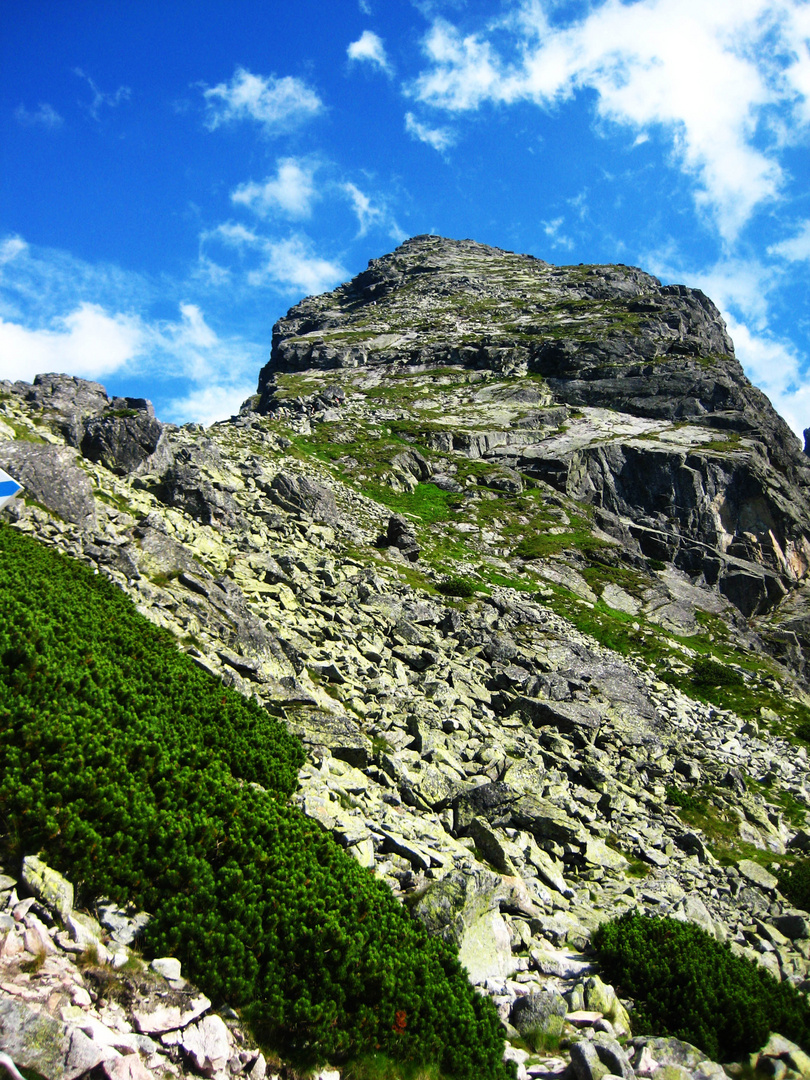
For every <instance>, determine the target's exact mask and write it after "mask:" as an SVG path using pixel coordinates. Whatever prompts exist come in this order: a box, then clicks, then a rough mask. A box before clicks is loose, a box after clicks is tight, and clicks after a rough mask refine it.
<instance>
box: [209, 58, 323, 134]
mask: <svg viewBox="0 0 810 1080" xmlns="http://www.w3.org/2000/svg"><path fill="white" fill-rule="evenodd" d="M201 85H202V86H203V87H205V88H204V89H203V98H204V99H205V124H206V127H207V128H209V130H211V131H214V130H215V129H216V128H218V127H220V126H222V125H224V124H233V123H237V122H238V121H242V120H253V121H255V122H256V123H257V124H260V125H261V127H262V128H263V129H264V132H265V134H266V135H278V134H280V133H281V132H284V131H288V130H289V129H290V128H293V127H296V126H297V125H298V124H301V123H303V122H304V121H305V120H308V119H310V118H311V117H313V116H316V115H317V114H318V113H319V112H321V111H322V110H323V107H324V106H323V102H322V101H321V99H320V97H319V96H318V94H317V92H316V91H315V90H313V89H312V88H311V87H309V86H307V84H306V83H305V82H303V81H302V80H301V79H297V78H294V77H292V76H290V75H285V76H284V77H283V78H277V77H276V76H275V75H254V74H252V73H251V72H250V71H247V70H246V69H245V68H243V67H238V68H237V69H236V71H235V72H234V75H233V78H232V79H231V81H230V82H227V83H224V82H223V83H218V84H217V85H216V86H205V84H204V83H203V84H201Z"/></svg>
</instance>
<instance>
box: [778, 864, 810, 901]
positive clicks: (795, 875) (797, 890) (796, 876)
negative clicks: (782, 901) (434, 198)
mask: <svg viewBox="0 0 810 1080" xmlns="http://www.w3.org/2000/svg"><path fill="white" fill-rule="evenodd" d="M777 879H778V881H779V888H780V890H781V891H782V892H783V893H784V894H785V896H786V897H787V898H788V900H790V902H791V903H792V904H795V905H796V907H799V908H801V909H802V910H803V911H810V859H802V860H801V861H800V862H796V863H794V864H793V866H785V867H783V868H782V869H781V870H780V871H779V873H778V874H777Z"/></svg>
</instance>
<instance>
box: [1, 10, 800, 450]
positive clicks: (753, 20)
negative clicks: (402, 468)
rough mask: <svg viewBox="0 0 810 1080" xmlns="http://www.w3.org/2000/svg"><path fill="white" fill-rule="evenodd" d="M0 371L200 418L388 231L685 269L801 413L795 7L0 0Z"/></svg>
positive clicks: (249, 387) (370, 254) (231, 393)
mask: <svg viewBox="0 0 810 1080" xmlns="http://www.w3.org/2000/svg"><path fill="white" fill-rule="evenodd" d="M0 19H2V26H3V30H2V34H0V379H2V378H5V379H18V378H20V379H25V380H28V381H30V380H31V379H32V378H33V376H34V375H35V374H37V373H38V372H41V371H64V372H68V373H70V374H75V375H81V376H84V377H86V378H94V379H98V380H99V381H101V382H103V383H104V384H105V385H106V386H107V388H108V390H109V391H110V392H111V393H116V394H128V395H133V396H141V395H145V396H148V397H151V398H152V399H153V400H154V402H155V405H156V408H157V412H158V416H160V417H161V418H162V419H164V420H172V421H175V422H180V423H182V422H184V421H186V420H201V421H203V422H205V423H209V422H211V421H212V420H214V419H218V418H222V417H224V416H227V415H229V414H230V413H232V412H234V411H236V409H237V408H238V405H239V403H240V402H241V401H242V400H243V399H244V398H245V397H246V396H247V395H248V394H249V393H251V392H253V390H254V389H255V384H256V377H257V375H258V371H259V368H260V367H261V365H262V364H263V363H264V362H265V361H266V359H267V356H268V354H269V349H270V339H271V331H272V326H273V323H274V322H275V320H276V319H277V318H279V316H281V315H283V314H284V313H285V312H286V310H287V309H288V308H289V307H290V306H291V305H292V304H293V303H295V302H296V301H297V300H299V299H300V298H301V297H302V296H305V295H307V294H308V293H313V292H321V291H324V290H326V289H330V288H333V287H334V286H335V285H337V284H339V283H340V282H341V281H343V280H345V279H347V278H348V277H350V276H352V275H354V274H356V273H358V272H359V271H360V270H362V269H363V268H364V267H365V265H366V263H367V261H368V259H370V258H374V257H377V256H380V255H383V254H385V253H386V252H387V251H390V250H391V249H392V248H393V247H395V246H396V244H397V243H399V242H400V241H401V240H403V239H405V238H406V237H408V236H412V235H415V234H417V233H426V232H436V233H439V234H441V235H444V236H450V237H455V238H463V237H470V238H472V239H474V240H479V241H481V242H484V243H488V244H494V245H496V246H498V247H503V248H507V249H510V250H515V251H523V252H529V253H531V254H533V255H536V256H538V257H540V258H543V259H546V260H548V261H549V262H554V263H579V262H586V263H588V262H623V263H629V264H633V265H638V266H642V267H643V268H644V269H646V270H649V271H651V272H652V273H654V274H656V275H658V276H659V277H661V278H662V279H663V280H664V281H666V282H683V283H686V284H688V285H692V286H697V287H700V288H702V289H703V290H704V291H705V292H706V293H708V295H709V296H711V297H712V298H713V299H714V300H715V302H716V303H717V304H718V306H719V307H720V308H721V310H722V312H723V315H724V317H725V318H726V321H727V323H728V325H729V329H730V331H731V334H732V337H733V338H734V341H735V344H736V347H737V353H738V356H739V357H740V359H741V361H742V363H743V365H744V367H745V369H746V371H747V373H748V375H749V377H750V378H751V379H752V380H753V381H754V382H755V383H757V385H759V386H761V387H762V388H763V389H764V390H765V391H766V393H768V394H769V396H770V397H771V399H772V400H773V401H774V403H775V405H776V406H777V408H778V409H779V410H780V412H781V413H782V414H783V415H784V416H785V417H786V418H787V420H788V421H789V422H790V424H791V425H792V426H793V428H794V429H795V430H796V431H797V432H798V431H801V430H802V428H804V427H805V426H808V425H810V373H809V371H808V369H809V368H810V347H809V346H810V298H809V297H808V289H807V272H808V264H810V154H809V153H808V142H809V141H810V140H809V136H810V3H809V2H808V0H626V2H621V0H602V2H597V0H594V2H591V0H512V2H509V3H501V2H499V0H329V2H326V0H296V3H294V4H293V3H284V2H281V0H193V2H192V0H159V2H158V0H81V2H77V3H67V2H66V0H0Z"/></svg>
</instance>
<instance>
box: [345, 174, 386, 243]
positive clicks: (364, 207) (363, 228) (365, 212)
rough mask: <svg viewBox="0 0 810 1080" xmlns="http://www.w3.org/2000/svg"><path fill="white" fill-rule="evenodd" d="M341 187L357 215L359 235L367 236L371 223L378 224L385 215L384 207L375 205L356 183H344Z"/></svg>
mask: <svg viewBox="0 0 810 1080" xmlns="http://www.w3.org/2000/svg"><path fill="white" fill-rule="evenodd" d="M341 187H342V188H343V191H344V192H345V193H346V195H347V196H348V198H349V202H350V203H351V204H352V209H353V210H354V212H355V214H356V215H357V224H358V226H359V229H360V232H359V235H360V236H365V235H366V233H367V232H368V229H369V226H370V225H374V224H376V223H377V222H378V221H381V220H382V219H383V218H384V217H385V211H384V210H383V209H382V207H379V206H374V204H373V203H372V201H371V199H370V198H369V197H368V195H365V194H363V192H362V191H361V190H360V188H359V187H358V186H357V185H356V184H352V183H346V184H342V185H341Z"/></svg>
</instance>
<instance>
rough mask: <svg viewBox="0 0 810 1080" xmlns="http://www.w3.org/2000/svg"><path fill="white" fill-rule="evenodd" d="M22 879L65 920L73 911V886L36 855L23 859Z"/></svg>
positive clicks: (44, 902)
mask: <svg viewBox="0 0 810 1080" xmlns="http://www.w3.org/2000/svg"><path fill="white" fill-rule="evenodd" d="M22 879H23V882H24V883H25V884H26V885H27V886H28V888H29V889H30V890H31V892H32V893H33V894H34V895H35V896H37V897H38V898H39V899H40V900H41V901H42V902H43V904H45V905H46V906H47V907H49V908H51V909H52V910H53V911H56V912H57V913H58V914H59V915H60V917H61V918H62V919H63V920H65V919H67V917H68V915H70V914H71V913H72V911H73V886H72V885H71V883H70V882H69V881H68V880H67V879H66V878H64V877H62V875H61V874H59V873H57V872H56V870H52V869H51V868H50V866H48V865H46V863H44V862H43V861H42V859H39V858H37V856H36V855H26V857H25V858H24V859H23V861H22Z"/></svg>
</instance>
